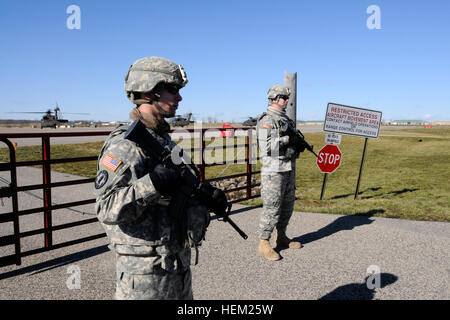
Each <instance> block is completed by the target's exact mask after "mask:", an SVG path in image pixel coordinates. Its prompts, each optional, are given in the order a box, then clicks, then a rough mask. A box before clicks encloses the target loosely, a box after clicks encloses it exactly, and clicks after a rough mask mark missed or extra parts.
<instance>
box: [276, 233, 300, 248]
mask: <svg viewBox="0 0 450 320" xmlns="http://www.w3.org/2000/svg"><path fill="white" fill-rule="evenodd" d="M275 247H277V248H292V249H300V248H301V247H302V244H301V243H300V242H298V241H292V240H291V239H289V238H288V237H287V236H286V232H284V231H281V230H277V237H276V239H275Z"/></svg>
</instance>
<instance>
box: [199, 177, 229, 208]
mask: <svg viewBox="0 0 450 320" xmlns="http://www.w3.org/2000/svg"><path fill="white" fill-rule="evenodd" d="M198 196H199V197H200V198H201V200H202V201H203V203H205V205H206V206H207V207H208V209H209V210H211V211H213V212H214V213H215V214H216V215H218V216H223V215H224V213H225V211H226V209H227V207H228V200H227V196H226V195H225V192H223V191H222V190H220V189H218V188H216V187H213V186H212V185H210V184H209V183H202V184H201V185H200V190H199V193H198Z"/></svg>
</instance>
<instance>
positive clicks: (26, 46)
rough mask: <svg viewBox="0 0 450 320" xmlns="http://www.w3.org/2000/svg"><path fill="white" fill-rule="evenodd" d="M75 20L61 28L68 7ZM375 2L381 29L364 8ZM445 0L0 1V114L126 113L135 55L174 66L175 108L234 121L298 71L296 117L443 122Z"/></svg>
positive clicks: (449, 47) (448, 45)
mask: <svg viewBox="0 0 450 320" xmlns="http://www.w3.org/2000/svg"><path fill="white" fill-rule="evenodd" d="M70 5H77V6H78V7H79V8H80V10H81V19H80V20H81V29H79V30H76V29H74V30H70V29H68V28H67V26H66V21H67V19H68V18H69V17H70V16H71V15H70V14H68V13H66V9H67V7H69V6H70ZM370 5H377V6H378V7H379V8H380V13H381V15H380V21H381V29H372V30H370V29H369V28H368V27H367V23H366V22H367V19H368V18H369V17H370V16H371V14H368V13H367V12H366V10H367V8H368V7H369V6H370ZM449 18H450V1H448V0H430V1H406V0H395V1H394V0H390V1H380V0H370V1H365V0H342V1H326V0H318V1H312V0H308V1H302V0H290V1H287V0H286V1H283V0H278V1H268V0H255V1H251V0H248V1H242V0H241V1H232V0H227V1H213V0H207V1H204V0H184V1H181V0H180V1H176V0H172V1H162V0H147V1H137V0H130V1H103V0H89V1H87V0H86V1H85V0H71V1H65V0H59V1H49V0H46V1H44V0H41V1H32V0H29V1H25V0H0V45H1V51H0V52H1V53H0V54H1V59H0V70H1V73H0V117H1V118H2V119H6V118H15V119H18V118H27V119H39V118H40V115H21V114H9V113H6V112H8V111H40V110H46V109H47V108H49V107H52V106H54V105H55V103H56V102H57V103H58V104H59V106H60V108H61V109H62V111H63V114H64V112H67V113H69V112H70V113H76V112H81V113H90V115H87V116H82V115H70V116H69V115H67V117H69V119H74V118H75V119H93V120H103V121H114V120H117V121H126V120H128V114H129V111H130V109H131V107H132V105H131V103H130V102H129V101H128V100H127V98H126V96H125V93H124V89H123V81H124V77H125V74H126V72H127V70H128V67H129V66H130V64H131V63H132V62H134V61H135V60H137V59H139V58H141V57H144V56H162V57H166V58H169V59H171V60H173V61H175V62H176V63H178V64H182V65H183V67H184V68H185V70H186V73H187V76H188V79H189V83H188V84H187V86H186V87H185V88H184V89H183V90H182V91H181V94H182V96H183V101H182V102H181V104H180V107H179V109H178V113H179V114H184V113H187V112H192V113H194V114H195V115H196V118H197V119H202V118H203V119H204V120H206V119H207V117H213V118H216V119H218V120H225V121H232V120H235V121H243V120H245V119H246V117H248V116H256V115H258V114H260V113H262V112H263V111H264V110H265V108H266V106H267V98H266V93H267V90H268V88H269V87H270V86H271V85H272V84H274V83H283V81H284V72H285V71H287V72H291V73H293V72H297V77H298V84H297V90H298V105H297V119H298V120H323V119H324V117H325V111H326V106H327V103H328V102H335V103H340V104H345V105H350V106H355V107H361V108H367V109H373V110H379V111H382V112H383V119H384V120H395V119H424V120H430V121H433V120H450V116H449V110H450V54H449V52H450V22H449V20H450V19H449Z"/></svg>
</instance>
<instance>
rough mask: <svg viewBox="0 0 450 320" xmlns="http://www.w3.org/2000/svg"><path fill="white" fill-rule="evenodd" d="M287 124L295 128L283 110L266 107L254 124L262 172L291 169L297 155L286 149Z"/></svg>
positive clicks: (287, 139)
mask: <svg viewBox="0 0 450 320" xmlns="http://www.w3.org/2000/svg"><path fill="white" fill-rule="evenodd" d="M288 126H293V127H294V128H295V123H294V121H292V120H291V119H289V118H288V116H287V115H286V113H285V112H283V111H279V110H277V109H275V108H272V107H268V109H267V112H264V113H263V114H262V115H261V116H260V117H259V118H258V122H257V125H256V135H257V138H258V147H259V155H260V157H261V161H262V168H261V172H262V173H269V172H286V171H291V170H292V163H293V162H294V161H295V158H296V157H297V156H298V154H297V155H295V156H292V155H290V154H289V153H287V152H286V151H287V150H288V144H289V137H288V136H287V134H286V130H287V128H288Z"/></svg>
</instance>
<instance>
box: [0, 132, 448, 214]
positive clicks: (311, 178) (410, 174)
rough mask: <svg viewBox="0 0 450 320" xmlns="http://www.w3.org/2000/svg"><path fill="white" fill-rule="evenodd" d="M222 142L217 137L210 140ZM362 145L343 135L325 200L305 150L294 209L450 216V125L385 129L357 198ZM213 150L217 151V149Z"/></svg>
mask: <svg viewBox="0 0 450 320" xmlns="http://www.w3.org/2000/svg"><path fill="white" fill-rule="evenodd" d="M305 136H306V139H307V140H308V142H309V143H310V144H312V145H314V146H315V148H314V149H315V150H316V151H318V150H319V149H320V148H321V147H322V146H324V145H325V142H324V134H323V133H309V134H305ZM218 142H220V141H219V140H213V141H212V142H210V145H214V144H215V143H218ZM184 143H186V142H184ZM238 143H243V142H241V141H239V142H238ZM101 146H102V143H85V144H79V145H54V146H52V148H51V158H52V159H56V158H66V157H73V156H76V157H79V156H89V155H98V152H99V150H100V148H101ZM363 146H364V138H361V137H353V136H346V135H343V137H342V142H341V144H340V145H339V148H340V150H341V152H342V154H343V156H342V163H341V166H340V167H339V168H338V169H337V170H336V171H335V172H334V173H332V174H329V175H328V179H327V185H326V189H325V195H324V199H323V200H320V193H321V189H322V182H323V174H322V173H321V172H320V171H319V169H318V168H317V166H316V163H315V162H316V158H315V156H314V155H313V154H311V153H309V152H307V151H305V152H304V153H303V154H302V155H301V157H300V158H299V159H298V160H297V164H296V165H297V171H296V179H297V180H296V187H297V195H296V197H297V200H296V202H295V210H296V211H305V212H321V213H336V214H345V215H365V216H378V217H389V218H401V219H409V220H426V221H446V222H449V221H450V182H449V181H450V164H449V160H450V127H448V126H442V127H435V128H427V129H425V128H424V129H420V128H419V129H403V130H391V131H388V130H383V131H381V132H380V137H379V138H378V139H369V141H368V145H367V151H366V157H365V163H364V167H363V173H362V179H361V184H360V188H359V191H360V193H359V195H358V199H356V200H355V199H354V195H355V190H356V183H357V179H358V173H359V168H360V164H361V156H362V152H363ZM216 152H221V151H219V150H218V151H216ZM238 152H239V151H238ZM241 154H242V153H241ZM210 155H211V156H217V154H215V152H212V153H210ZM40 158H41V148H40V146H33V147H22V148H18V150H17V161H25V160H39V159H40ZM197 158H198V156H197ZM239 158H240V159H241V158H242V157H239ZM195 159H196V157H195V156H194V160H195ZM0 161H9V158H8V155H7V154H6V150H5V149H2V150H0ZM256 168H259V164H257V165H256ZM224 169H226V170H225V171H224V172H222V171H223V170H224ZM52 170H54V171H59V172H66V173H70V174H75V175H80V176H85V177H95V175H96V161H90V162H81V163H71V164H58V165H52ZM244 171H245V165H244V164H234V165H230V166H224V165H222V166H216V167H210V168H207V171H206V176H207V178H212V177H216V176H217V175H218V174H219V173H220V175H221V176H224V175H230V174H233V173H238V172H244ZM258 180H259V177H258ZM245 203H246V204H252V205H260V204H261V201H260V199H254V200H251V201H247V202H245Z"/></svg>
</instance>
